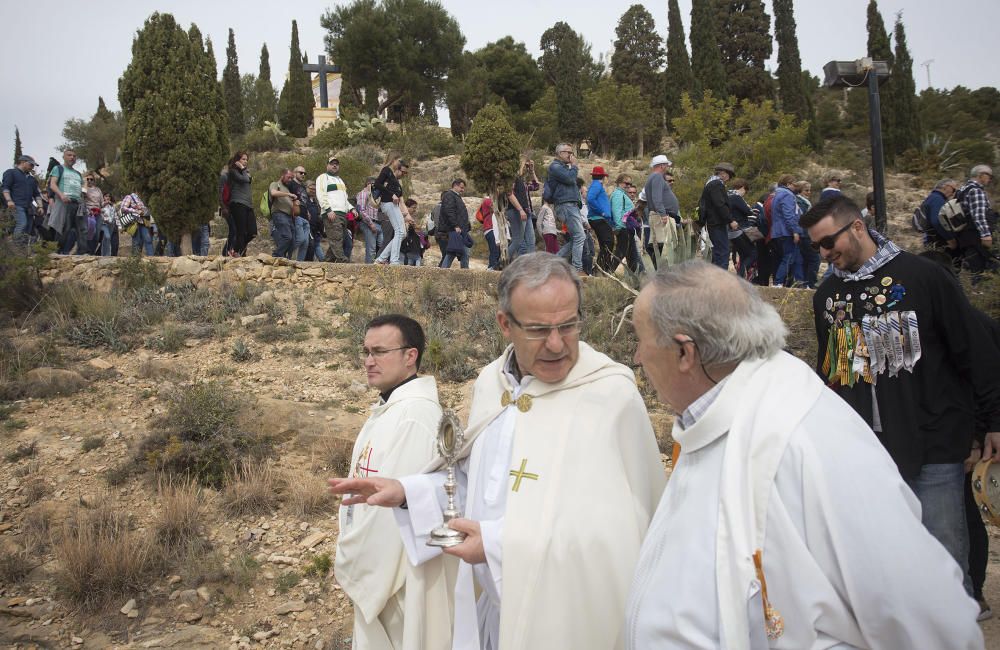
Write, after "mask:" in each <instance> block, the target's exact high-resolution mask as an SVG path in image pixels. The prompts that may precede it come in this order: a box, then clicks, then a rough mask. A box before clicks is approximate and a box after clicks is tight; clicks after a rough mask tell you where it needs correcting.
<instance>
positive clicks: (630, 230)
mask: <svg viewBox="0 0 1000 650" xmlns="http://www.w3.org/2000/svg"><path fill="white" fill-rule="evenodd" d="M75 162H76V154H75V152H74V151H73V150H72V149H67V150H66V151H65V152H64V153H63V162H62V163H57V162H56V161H55V160H50V163H49V168H48V170H47V173H46V175H45V179H46V180H45V185H44V189H45V191H44V192H40V191H39V188H38V186H37V183H36V182H35V177H34V175H33V170H34V168H35V167H36V166H37V164H36V163H35V161H34V159H32V158H31V157H30V156H21V157H20V158H19V160H18V161H17V164H16V166H15V167H14V168H12V169H10V170H8V171H7V172H6V173H5V174H4V177H3V178H4V180H3V192H4V198H5V200H6V202H7V206H8V208H10V209H11V210H13V212H14V216H15V224H14V237H15V239H16V240H18V241H21V240H26V241H30V240H31V239H32V238H43V239H48V240H50V241H55V242H56V243H57V250H58V252H59V253H62V254H70V253H74V252H75V253H76V254H86V255H117V254H118V247H119V240H120V237H121V234H122V233H124V234H126V235H127V236H129V237H131V238H132V249H133V252H135V253H142V254H146V255H154V254H160V255H162V254H167V255H179V254H180V241H179V240H175V241H169V240H168V238H167V237H166V235H165V234H164V233H162V232H161V231H160V229H158V228H157V225H156V222H155V219H154V217H153V215H152V214H151V213H150V210H149V209H148V207H147V206H146V205H145V204H144V203H143V201H142V199H141V198H140V197H139V196H138V195H136V194H134V193H133V194H128V195H126V196H123V197H120V198H116V197H114V196H112V195H110V194H108V193H104V192H102V191H101V189H100V184H101V180H102V179H101V178H100V176H99V175H97V174H95V173H93V172H89V171H88V172H85V173H80V172H79V171H77V170H76V169H74V164H75ZM248 165H249V154H248V153H247V152H245V151H238V152H236V153H235V154H234V155H233V157H232V158H231V159H230V161H229V162H228V163H227V165H226V166H225V167H224V168H223V169H222V171H221V173H220V176H219V187H218V192H219V213H220V215H221V216H222V218H223V219H224V220H225V222H226V225H227V229H226V232H227V234H226V239H225V242H224V244H223V246H222V254H223V255H227V256H234V257H239V256H244V255H246V253H247V246H248V245H249V243H250V242H251V241H252V240H253V239H254V238H255V237H257V236H258V234H259V233H258V232H257V229H258V219H257V214H258V213H259V214H261V215H265V216H266V217H267V223H268V228H269V235H270V237H271V239H272V242H273V247H272V255H274V256H277V257H286V258H289V259H295V260H299V261H327V262H351V261H354V255H353V252H354V242H355V239H362V240H363V241H364V254H363V261H364V263H366V264H372V263H375V264H405V265H412V266H420V265H422V264H423V263H424V253H425V251H426V250H427V249H428V248H430V247H431V246H432V245H436V246H437V249H438V251H439V253H440V255H439V260H440V261H439V262H438V264H439V266H442V267H446V268H449V267H451V266H452V265H453V264H454V262H455V261H458V263H459V266H460V267H461V268H469V260H470V256H471V251H472V248H473V246H474V237H479V236H482V238H483V239H484V240H485V242H486V245H487V248H488V251H489V253H488V259H487V268H488V269H492V270H500V269H501V268H503V266H504V265H506V264H510V263H511V262H512V261H513V260H514V259H516V258H517V257H518V256H519V255H524V254H526V253H528V252H532V251H536V250H545V251H547V252H551V253H555V254H558V255H560V256H562V257H565V258H566V259H567V260H569V261H570V263H571V264H572V266H573V268H575V269H576V270H577V271H578V272H579V273H581V274H584V275H594V274H598V273H609V274H614V273H616V272H617V270H618V268H619V267H620V266H625V267H626V268H627V269H628V270H629V271H630V272H632V273H641V272H644V271H646V270H649V271H653V270H655V269H656V267H657V266H658V265H659V264H660V263H661V261H662V259H663V257H664V255H665V254H666V253H667V252H668V251H669V250H673V249H676V248H677V247H678V246H679V243H678V241H679V240H678V237H679V234H684V236H685V237H686V240H685V242H684V243H683V246H684V247H686V250H685V253H684V254H683V255H681V256H680V258H679V259H687V258H689V257H692V256H697V255H702V256H704V257H705V258H706V259H711V261H712V263H713V264H715V265H717V266H719V267H720V268H723V269H729V268H730V265H732V268H733V269H734V270H735V272H736V273H737V274H739V275H740V276H741V277H743V278H746V279H747V280H749V281H751V282H753V283H755V284H759V285H764V286H767V285H770V284H773V285H774V286H779V287H782V286H784V287H804V288H810V289H815V288H816V286H817V285H818V283H819V282H820V281H821V280H822V279H825V278H828V277H829V276H830V274H831V273H832V266H829V265H828V268H827V271H826V273H825V275H824V276H823V277H822V278H820V277H819V270H820V261H821V260H820V250H819V247H818V246H817V244H816V242H814V241H813V240H812V239H811V238H810V237H809V233H808V232H807V231H806V230H805V229H803V228H802V227H801V225H800V219H801V217H802V216H803V215H804V214H806V213H807V212H808V211H809V210H810V208H811V207H812V205H813V203H812V184H811V183H810V182H809V181H808V180H803V179H800V178H797V177H795V176H794V175H791V174H785V175H782V176H781V177H780V178H778V179H777V182H776V183H775V184H774V185H773V186H771V187H769V188H768V190H767V191H766V192H764V193H763V194H761V195H760V196H759V197H758V198H757V200H756V201H753V202H752V203H751V200H752V199H749V198H748V197H749V196H750V192H751V191H752V190H751V187H750V185H749V183H748V182H747V181H746V180H745V179H742V178H739V177H738V176H737V174H736V170H735V168H734V166H733V165H732V164H730V163H727V162H720V163H718V164H717V165H716V166H715V168H714V170H713V173H712V175H711V176H709V177H708V179H707V180H706V181H705V183H704V186H703V189H702V192H701V196H700V199H699V201H698V205H697V206H696V207H694V208H693V209H692V210H690V211H689V212H688V213H687V214H682V209H681V206H680V203H679V201H678V199H677V196H676V195H675V194H674V192H673V189H672V188H673V184H674V180H675V179H674V176H673V173H672V170H673V165H672V163H671V161H670V160H669V159H668V158H667V157H666V156H665V155H657V156H654V157H653V159H652V160H651V162H650V172H649V174H648V175H647V176H646V178H645V179H638V180H639V181H640V183H639V184H636V183H634V182H633V177H632V176H631V175H630V174H619V175H618V176H617V177H616V178H615V179H614V181H613V182H609V176H608V174H607V173H606V171H605V169H604V168H603V167H602V166H600V165H596V166H593V167H592V168H591V169H590V171H589V178H590V181H589V183H588V182H586V181H585V178H584V177H585V176H586V175H587V174H586V173H585V172H583V171H582V170H581V166H580V165H579V162H578V161H577V159H576V157H575V155H574V148H573V146H572V145H570V144H568V143H561V144H559V145H558V146H557V147H556V148H555V155H554V158H553V160H552V161H551V163H550V164H549V165H548V169H547V174H546V177H545V182H544V183H542V182H541V181H540V180H539V177H538V174H537V173H536V170H535V163H534V161H533V160H532V159H531V158H530V157H525V158H523V159H522V161H521V165H520V168H519V170H518V173H517V175H516V177H515V179H514V180H513V182H512V183H511V184H510V186H509V187H507V188H504V189H503V190H502V191H501V192H500V193H499V195H498V196H497V197H495V199H494V198H492V197H483V199H482V201H481V202H480V204H479V207H478V208H477V209H476V210H475V212H474V216H475V222H474V221H473V220H472V219H471V218H470V215H469V209H468V207H467V202H466V199H465V193H466V185H467V184H466V182H465V180H464V179H461V178H455V179H454V180H453V181H452V182H451V185H450V187H449V188H448V189H446V190H444V191H443V192H442V193H441V195H440V197H439V200H438V201H436V202H435V203H434V204H433V205H430V206H423V208H422V209H421V206H419V205H418V203H417V202H416V201H415V200H414V199H413V197H404V192H403V184H402V180H403V178H404V177H405V176H406V175H407V174H408V173H409V165H408V163H407V162H406V161H405V160H403V159H401V158H400V157H398V156H390V158H389V159H388V160H386V161H385V164H384V165H383V166H382V167H381V169H380V170H379V172H378V173H377V174H375V175H373V176H369V177H368V178H367V179H365V181H364V186H363V187H361V188H348V186H347V184H346V182H345V181H344V179H343V178H342V177H341V176H340V161H339V160H338V159H337V158H336V157H330V158H329V160H328V161H327V166H326V171H325V172H323V173H322V174H320V175H319V176H317V177H316V178H315V179H309V178H307V175H306V170H305V168H304V167H303V166H301V165H299V166H296V167H295V168H293V169H284V170H282V172H281V174H280V176H279V177H278V178H277V179H273V180H269V181H268V186H267V189H266V190H265V191H264V193H263V198H262V200H261V201H260V202H259V204H258V205H257V206H254V201H253V198H252V197H253V191H252V184H253V182H254V179H253V178H252V177H251V175H250V172H249V170H248ZM992 180H993V172H992V169H991V168H990V167H988V166H986V165H977V166H976V167H974V168H973V169H972V172H971V174H970V177H969V179H968V180H967V181H966V182H965V183H960V182H958V181H955V180H953V179H944V180H942V181H940V182H939V183H937V184H936V186H935V187H934V189H933V190H932V191H931V193H930V194H929V195H928V197H927V198H926V200H925V201H924V202H923V203H922V204H921V206H920V207H919V208H918V209H917V210H916V212H915V215H914V226H915V227H917V228H918V229H920V230H921V232H922V236H923V238H924V244H925V245H926V246H927V247H928V248H934V249H939V250H941V251H942V252H944V253H946V254H948V255H949V256H950V257H951V259H952V260H953V263H954V264H955V265H956V266H958V267H964V268H967V269H969V270H970V271H972V272H973V273H977V274H978V273H980V272H982V271H986V270H995V269H996V268H997V259H996V257H995V255H994V254H993V252H992V234H991V231H992V229H993V228H995V227H996V213H995V212H994V211H993V209H992V205H991V203H990V200H989V197H988V195H987V193H986V190H985V188H986V186H987V185H988V184H989V183H990V182H992ZM825 185H826V186H825V187H824V188H823V190H822V192H821V194H820V200H823V199H827V198H831V197H834V196H837V195H839V194H840V193H841V189H840V185H841V178H840V175H839V174H830V175H829V176H828V177H827V178H826V179H825ZM539 190H541V193H540V196H539V195H538V193H539ZM874 203H875V201H874V194H873V193H869V194H868V196H867V197H866V207H865V209H864V210H862V216H863V219H864V221H865V223H866V225H868V226H869V227H874V225H875V221H876V220H875V208H874ZM942 209H944V213H942ZM419 212H423V213H424V216H423V217H421V216H419ZM956 212H957V216H956ZM942 214H945V215H947V217H946V218H942V217H941V215H942ZM883 222H884V220H883ZM473 223H478V224H479V228H478V229H477V230H476V231H475V232H474V230H473ZM210 234H211V232H210V227H209V225H208V224H205V225H203V226H201V227H200V228H198V229H196V230H195V231H194V232H192V233H191V239H192V249H193V252H194V253H195V254H200V255H207V254H208V250H209V237H210ZM665 245H666V250H665ZM358 257H359V260H358V261H361V258H362V256H361V255H359V256H358ZM672 262H673V258H672V259H670V260H668V263H672ZM650 266H651V267H652V268H649V269H647V267H650Z"/></svg>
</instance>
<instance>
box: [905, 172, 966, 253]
mask: <svg viewBox="0 0 1000 650" xmlns="http://www.w3.org/2000/svg"><path fill="white" fill-rule="evenodd" d="M957 191H958V181H956V180H954V179H951V178H946V179H944V180H942V181H938V182H937V184H936V185H935V186H934V189H933V190H931V193H930V194H928V195H927V198H925V199H924V201H923V203H921V204H920V207H918V208H917V209H916V210H915V211H914V212H913V227H914V228H916V230H917V231H918V232H920V233H922V234H923V236H924V246H926V247H927V248H936V249H948V250H949V251H956V252H957V250H958V242H957V241H955V233H953V232H951V231H950V230H947V229H945V228H944V227H942V225H941V221H940V220H939V219H938V214H939V213H940V212H941V208H943V207H944V204H945V203H947V202H948V201H950V200H951V199H952V197H954V196H955V192H957Z"/></svg>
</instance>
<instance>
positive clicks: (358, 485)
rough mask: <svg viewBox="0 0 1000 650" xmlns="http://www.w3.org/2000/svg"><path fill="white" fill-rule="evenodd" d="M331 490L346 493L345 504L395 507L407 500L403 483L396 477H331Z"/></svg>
mask: <svg viewBox="0 0 1000 650" xmlns="http://www.w3.org/2000/svg"><path fill="white" fill-rule="evenodd" d="M327 484H329V486H330V492H331V493H333V494H343V495H344V501H343V503H344V505H345V506H353V505H355V504H358V503H367V504H368V505H370V506H384V507H386V508H395V507H397V506H400V505H402V504H403V501H405V500H406V492H404V491H403V484H402V483H400V482H399V481H397V480H396V479H394V478H331V479H328V480H327Z"/></svg>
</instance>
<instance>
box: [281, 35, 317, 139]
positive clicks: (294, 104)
mask: <svg viewBox="0 0 1000 650" xmlns="http://www.w3.org/2000/svg"><path fill="white" fill-rule="evenodd" d="M289 50H290V51H289V56H288V76H287V77H286V78H285V85H284V86H282V88H281V96H280V97H279V98H278V122H279V123H280V124H281V128H282V129H284V130H285V131H286V132H287V133H288V135H290V136H292V137H293V138H304V137H305V136H306V129H307V128H308V127H309V122H310V118H311V117H312V104H311V103H308V104H307V103H305V101H304V99H305V98H304V97H303V94H302V87H303V85H304V82H303V80H302V78H303V77H304V76H306V73H305V70H303V69H302V51H301V50H300V49H299V25H298V23H297V22H296V21H294V20H293V21H292V44H291V46H290V48H289Z"/></svg>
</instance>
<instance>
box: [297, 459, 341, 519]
mask: <svg viewBox="0 0 1000 650" xmlns="http://www.w3.org/2000/svg"><path fill="white" fill-rule="evenodd" d="M285 484H286V485H287V486H288V487H287V493H286V495H285V505H286V506H287V507H288V510H289V511H290V512H291V513H292V514H293V515H295V516H296V517H299V518H305V517H309V516H312V515H318V514H321V513H324V512H332V511H333V509H334V508H335V505H336V504H335V502H334V499H333V495H331V494H330V492H329V490H327V486H326V481H325V480H324V479H322V478H320V477H318V476H316V475H315V474H311V473H309V472H307V471H304V470H294V471H291V472H288V474H287V475H286V477H285Z"/></svg>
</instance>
